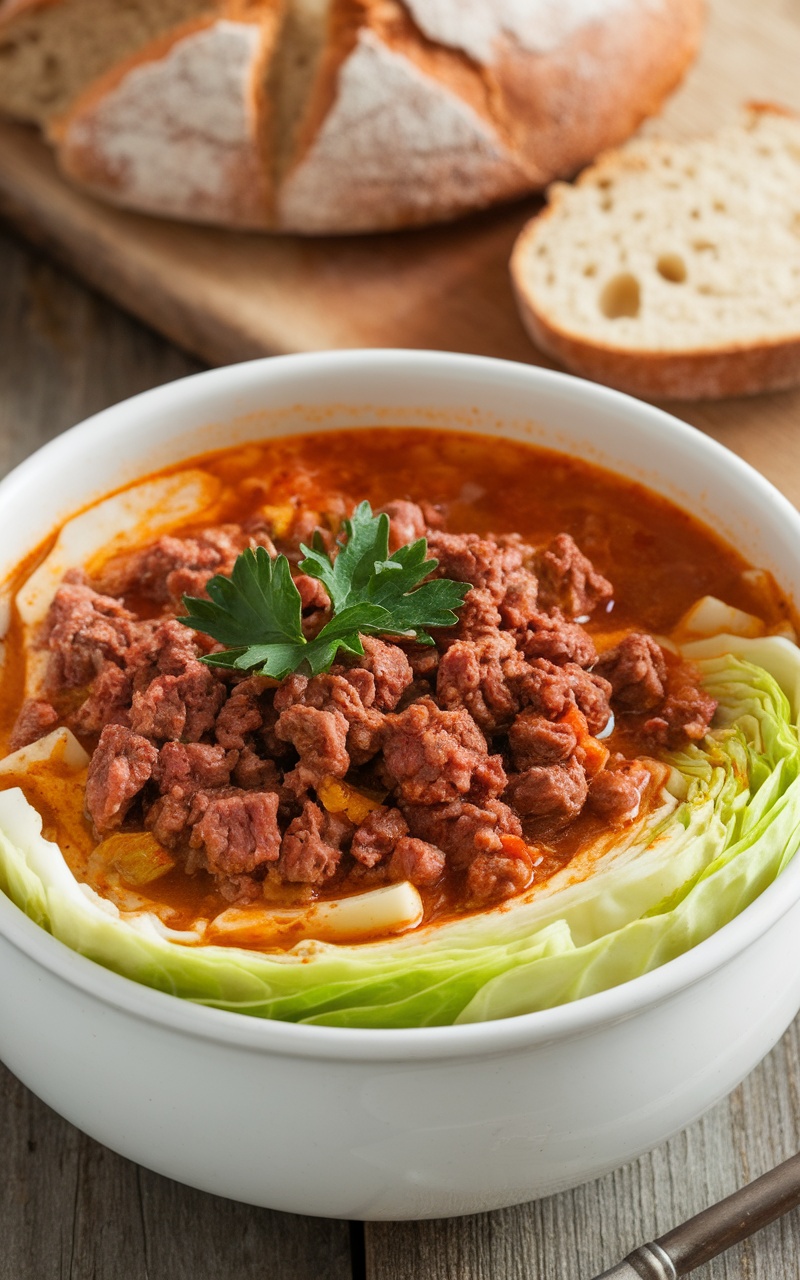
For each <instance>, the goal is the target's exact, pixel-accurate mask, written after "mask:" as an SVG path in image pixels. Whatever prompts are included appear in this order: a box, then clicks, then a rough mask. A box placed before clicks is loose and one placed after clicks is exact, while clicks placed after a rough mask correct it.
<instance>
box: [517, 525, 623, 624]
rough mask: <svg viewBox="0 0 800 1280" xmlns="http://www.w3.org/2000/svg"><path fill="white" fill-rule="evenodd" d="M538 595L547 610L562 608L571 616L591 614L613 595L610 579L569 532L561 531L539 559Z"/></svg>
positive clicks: (577, 616)
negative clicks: (580, 547) (599, 569)
mask: <svg viewBox="0 0 800 1280" xmlns="http://www.w3.org/2000/svg"><path fill="white" fill-rule="evenodd" d="M536 569H537V573H538V577H539V598H540V600H541V603H542V607H543V608H545V609H556V608H557V609H561V610H562V611H563V612H564V613H566V614H568V615H569V617H571V618H585V617H588V616H589V615H590V614H591V613H593V612H594V610H595V609H596V608H597V606H598V605H602V604H606V603H607V602H608V601H609V600H610V599H611V597H612V596H613V594H614V588H613V587H612V585H611V583H610V582H609V581H608V579H607V578H604V577H603V575H602V574H601V573H598V572H597V570H596V569H595V567H594V565H593V564H592V562H591V560H587V558H586V556H585V555H584V554H583V552H582V551H581V550H580V549H579V548H578V546H577V545H576V543H575V541H574V540H573V539H572V538H571V537H570V535H569V534H568V533H559V534H558V536H557V537H555V538H554V539H553V541H552V542H551V543H550V546H549V547H548V548H547V550H546V551H544V552H542V553H541V555H540V556H539V557H538V559H537V564H536Z"/></svg>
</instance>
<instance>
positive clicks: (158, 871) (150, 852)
mask: <svg viewBox="0 0 800 1280" xmlns="http://www.w3.org/2000/svg"><path fill="white" fill-rule="evenodd" d="M95 852H96V853H97V854H98V855H99V856H100V857H101V858H103V859H104V860H105V861H106V863H107V864H108V865H109V866H112V867H113V868H114V869H115V871H118V872H119V874H120V875H121V876H122V879H123V880H127V882H128V884H150V883H151V881H153V880H159V879H160V878H161V876H165V875H166V874H167V872H168V871H171V870H172V868H173V867H174V866H175V859H174V858H171V857H170V855H169V854H168V853H167V851H166V849H164V848H162V846H161V845H160V844H159V843H158V841H157V840H156V839H155V838H154V837H153V836H151V835H150V833H149V832H147V831H132V832H125V831H118V832H117V833H116V834H115V835H113V836H109V838H108V840H104V841H103V842H102V844H99V845H98V846H97V849H96V851H95Z"/></svg>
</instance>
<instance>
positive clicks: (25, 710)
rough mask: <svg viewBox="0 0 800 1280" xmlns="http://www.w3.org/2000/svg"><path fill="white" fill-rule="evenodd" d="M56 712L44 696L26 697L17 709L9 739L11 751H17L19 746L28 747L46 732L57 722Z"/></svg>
mask: <svg viewBox="0 0 800 1280" xmlns="http://www.w3.org/2000/svg"><path fill="white" fill-rule="evenodd" d="M58 719H59V717H58V712H57V711H56V709H55V707H54V706H53V705H52V704H51V703H49V702H47V701H46V700H45V699H44V698H26V699H25V701H24V702H23V704H22V706H21V707H20V709H19V715H18V716H17V718H16V720H15V722H14V728H13V729H12V730H11V737H10V739H9V743H8V745H9V748H10V750H11V751H19V749H20V747H28V746H30V744H31V743H32V742H38V740H39V738H43V737H44V736H45V734H46V733H49V732H50V730H51V729H54V728H55V727H56V725H57V724H58Z"/></svg>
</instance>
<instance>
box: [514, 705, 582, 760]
mask: <svg viewBox="0 0 800 1280" xmlns="http://www.w3.org/2000/svg"><path fill="white" fill-rule="evenodd" d="M508 745H509V749H510V751H511V759H512V761H513V763H514V768H515V769H516V770H518V771H519V772H524V770H526V769H531V768H533V767H534V766H537V765H549V764H560V763H561V762H563V761H564V760H568V759H569V757H570V756H571V755H572V754H573V752H574V751H575V748H576V746H577V745H578V738H577V734H576V733H575V730H574V729H573V727H572V725H570V724H567V723H558V722H556V723H553V721H552V720H548V719H547V718H546V717H545V716H541V715H538V714H537V713H536V712H535V711H532V710H530V709H529V710H527V711H523V712H522V714H521V715H519V716H518V717H517V719H516V720H515V721H514V723H513V725H512V726H511V728H510V729H509V732H508Z"/></svg>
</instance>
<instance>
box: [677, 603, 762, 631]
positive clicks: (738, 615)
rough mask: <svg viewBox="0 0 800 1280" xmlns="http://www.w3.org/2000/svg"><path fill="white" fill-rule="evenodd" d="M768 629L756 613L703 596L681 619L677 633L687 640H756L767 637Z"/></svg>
mask: <svg viewBox="0 0 800 1280" xmlns="http://www.w3.org/2000/svg"><path fill="white" fill-rule="evenodd" d="M765 631H766V627H765V625H764V623H763V622H762V621H761V619H760V618H757V617H756V616H755V614H752V613H745V612H744V610H743V609H735V608H734V607H733V605H730V604H726V603H725V601H724V600H718V599H717V597H716V596H701V597H700V599H699V600H698V601H696V603H695V604H693V605H692V607H691V608H690V609H687V611H686V613H685V614H684V615H683V617H682V618H681V620H680V622H679V623H678V625H677V627H676V628H675V634H676V635H677V636H679V637H681V638H683V637H691V638H693V639H694V638H696V637H701V636H719V635H731V636H746V637H748V638H750V639H755V638H756V637H757V636H763V635H764V633H765Z"/></svg>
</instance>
